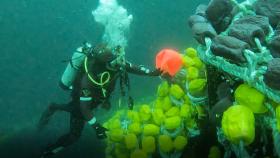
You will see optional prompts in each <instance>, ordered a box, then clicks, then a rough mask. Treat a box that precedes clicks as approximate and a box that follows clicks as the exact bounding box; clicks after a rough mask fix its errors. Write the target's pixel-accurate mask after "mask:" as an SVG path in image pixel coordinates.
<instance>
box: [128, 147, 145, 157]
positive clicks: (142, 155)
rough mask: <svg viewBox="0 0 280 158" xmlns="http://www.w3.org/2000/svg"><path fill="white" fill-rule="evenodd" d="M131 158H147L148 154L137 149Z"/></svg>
mask: <svg viewBox="0 0 280 158" xmlns="http://www.w3.org/2000/svg"><path fill="white" fill-rule="evenodd" d="M130 158H147V153H146V152H145V151H143V150H140V149H136V150H135V151H133V152H132V153H131V155H130Z"/></svg>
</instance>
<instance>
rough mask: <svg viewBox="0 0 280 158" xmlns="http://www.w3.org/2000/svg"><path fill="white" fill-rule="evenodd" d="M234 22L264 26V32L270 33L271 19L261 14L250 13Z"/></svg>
mask: <svg viewBox="0 0 280 158" xmlns="http://www.w3.org/2000/svg"><path fill="white" fill-rule="evenodd" d="M234 24H252V25H256V26H259V27H260V28H262V30H263V32H264V33H265V34H266V35H267V34H268V33H269V26H270V25H269V20H268V17H265V16H261V15H249V16H245V17H242V18H240V19H238V20H237V21H235V22H234Z"/></svg>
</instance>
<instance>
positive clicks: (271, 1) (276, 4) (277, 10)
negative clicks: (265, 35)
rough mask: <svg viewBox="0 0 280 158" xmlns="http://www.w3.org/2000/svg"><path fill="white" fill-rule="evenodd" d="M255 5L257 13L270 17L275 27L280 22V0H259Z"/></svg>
mask: <svg viewBox="0 0 280 158" xmlns="http://www.w3.org/2000/svg"><path fill="white" fill-rule="evenodd" d="M253 7H254V10H255V12H256V14H257V15H263V16H266V17H268V18H269V23H270V25H271V26H272V27H273V28H275V27H276V26H277V24H278V23H279V22H280V0H258V1H257V2H256V3H255V4H254V6H253Z"/></svg>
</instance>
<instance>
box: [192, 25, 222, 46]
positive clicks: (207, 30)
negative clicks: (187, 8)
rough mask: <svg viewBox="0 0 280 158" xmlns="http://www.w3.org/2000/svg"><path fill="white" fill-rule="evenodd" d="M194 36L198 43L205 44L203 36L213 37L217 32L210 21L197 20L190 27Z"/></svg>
mask: <svg viewBox="0 0 280 158" xmlns="http://www.w3.org/2000/svg"><path fill="white" fill-rule="evenodd" d="M191 29H192V32H193V36H194V38H195V39H196V40H197V41H198V42H199V43H200V44H203V45H205V38H206V37H209V38H214V37H215V36H216V35H217V33H216V31H215V29H214V28H213V27H212V25H211V24H210V23H205V22H197V23H195V24H194V25H193V26H192V27H191Z"/></svg>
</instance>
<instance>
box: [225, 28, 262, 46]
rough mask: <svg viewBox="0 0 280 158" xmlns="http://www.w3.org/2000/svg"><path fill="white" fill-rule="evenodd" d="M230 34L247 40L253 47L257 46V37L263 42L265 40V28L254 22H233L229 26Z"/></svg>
mask: <svg viewBox="0 0 280 158" xmlns="http://www.w3.org/2000/svg"><path fill="white" fill-rule="evenodd" d="M228 35H229V36H232V37H235V38H237V39H239V40H242V41H244V42H247V43H248V44H249V45H250V46H251V47H256V43H255V38H258V39H259V40H260V42H261V43H264V41H265V33H264V31H263V29H262V28H261V27H259V26H257V25H253V24H233V25H232V26H231V27H230V28H229V32H228Z"/></svg>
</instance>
